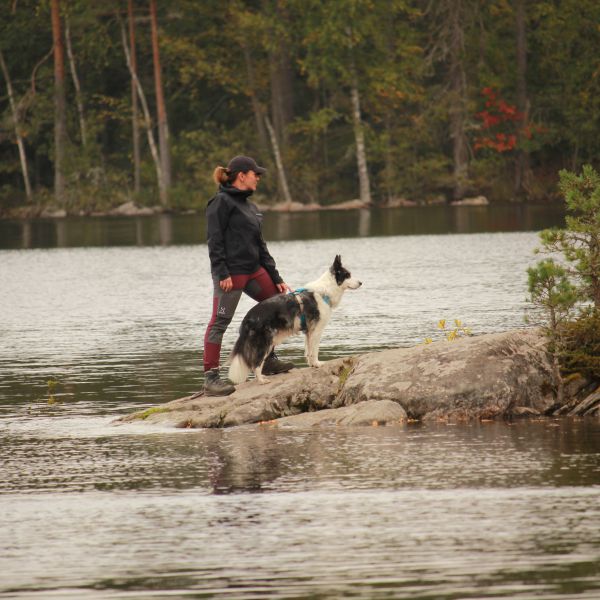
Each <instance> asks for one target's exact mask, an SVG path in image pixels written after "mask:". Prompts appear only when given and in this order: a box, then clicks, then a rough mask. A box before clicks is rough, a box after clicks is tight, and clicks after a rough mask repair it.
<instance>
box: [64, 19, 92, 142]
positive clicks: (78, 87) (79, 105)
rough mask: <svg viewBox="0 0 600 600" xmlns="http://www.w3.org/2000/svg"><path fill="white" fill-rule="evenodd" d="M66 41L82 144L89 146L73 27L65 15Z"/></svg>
mask: <svg viewBox="0 0 600 600" xmlns="http://www.w3.org/2000/svg"><path fill="white" fill-rule="evenodd" d="M65 41H66V46H67V57H68V59H69V68H70V70H71V78H72V79H73V86H74V87H75V102H76V104H77V114H78V115H79V131H80V133H81V145H82V146H83V147H84V148H85V147H86V146H87V134H86V126H85V113H84V110H83V99H82V94H81V84H80V83H79V76H78V75H77V67H76V66H75V56H74V54H73V47H72V45H71V28H70V26H69V18H68V17H67V16H65Z"/></svg>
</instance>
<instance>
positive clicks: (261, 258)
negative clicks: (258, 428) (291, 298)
mask: <svg viewBox="0 0 600 600" xmlns="http://www.w3.org/2000/svg"><path fill="white" fill-rule="evenodd" d="M265 173H266V170H265V169H263V168H262V167H259V166H258V165H257V164H256V161H255V160H254V159H253V158H250V157H249V156H236V157H235V158H232V159H231V161H229V164H228V165H227V168H225V167H217V168H216V169H215V172H214V174H213V178H214V180H215V183H217V184H218V185H219V191H218V192H217V195H216V196H215V197H214V198H212V199H211V200H210V201H209V203H208V206H207V207H206V220H207V241H208V254H209V257H210V269H211V273H212V279H213V285H214V297H213V311H212V317H211V319H210V322H209V324H208V327H207V328H206V334H205V335H204V373H205V384H204V393H205V394H206V395H207V396H226V395H228V394H231V393H232V392H234V391H235V387H234V386H233V385H232V384H231V383H229V382H228V381H225V380H222V379H221V378H220V377H219V361H220V355H221V341H222V339H223V334H224V333H225V330H226V329H227V326H228V325H229V323H230V322H231V319H232V318H233V314H234V313H235V309H236V307H237V305H238V302H239V300H240V297H241V295H242V292H245V293H246V294H248V295H249V296H250V297H251V298H253V299H254V300H256V301H257V302H258V301H260V300H264V299H266V298H270V297H271V296H274V295H275V294H279V293H283V292H286V291H289V290H290V288H289V287H288V285H287V284H286V283H284V281H283V279H282V278H281V276H280V275H279V273H278V271H277V268H276V267H275V261H274V260H273V257H272V256H271V255H270V254H269V251H268V250H267V245H266V244H265V241H264V239H263V236H262V232H261V222H262V215H261V214H260V212H259V210H258V208H257V206H256V205H255V204H254V203H252V202H250V201H249V200H248V199H249V197H250V196H251V195H252V194H253V192H255V191H256V187H257V186H258V183H259V181H260V178H261V176H262V175H264V174H265ZM293 366H294V365H293V364H292V363H285V362H282V361H280V360H278V359H277V357H276V356H275V354H274V353H271V354H270V355H269V356H268V357H267V360H266V361H265V366H264V368H263V373H264V374H265V375H267V374H271V375H274V374H276V373H284V372H285V371H289V370H290V369H291V368H293Z"/></svg>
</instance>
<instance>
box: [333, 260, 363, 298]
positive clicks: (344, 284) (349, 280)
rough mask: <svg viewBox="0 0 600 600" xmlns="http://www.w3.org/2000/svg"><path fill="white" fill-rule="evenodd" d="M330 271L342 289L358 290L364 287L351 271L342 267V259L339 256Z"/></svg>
mask: <svg viewBox="0 0 600 600" xmlns="http://www.w3.org/2000/svg"><path fill="white" fill-rule="evenodd" d="M329 270H330V272H331V274H332V275H333V277H334V279H335V282H336V283H337V284H338V286H340V287H341V288H342V289H345V290H356V289H358V288H359V287H360V286H361V285H362V281H358V279H354V278H353V277H352V274H351V273H350V271H348V269H345V268H344V267H343V266H342V257H341V256H340V255H339V254H338V255H336V257H335V260H334V261H333V264H332V265H331V268H330V269H329Z"/></svg>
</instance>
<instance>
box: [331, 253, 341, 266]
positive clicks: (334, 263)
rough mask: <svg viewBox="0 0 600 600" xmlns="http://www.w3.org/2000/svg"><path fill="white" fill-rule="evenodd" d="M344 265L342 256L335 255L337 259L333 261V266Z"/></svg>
mask: <svg viewBox="0 0 600 600" xmlns="http://www.w3.org/2000/svg"><path fill="white" fill-rule="evenodd" d="M341 266H342V257H341V256H340V255H339V254H336V255H335V259H334V261H333V268H334V269H339V268H340V267H341Z"/></svg>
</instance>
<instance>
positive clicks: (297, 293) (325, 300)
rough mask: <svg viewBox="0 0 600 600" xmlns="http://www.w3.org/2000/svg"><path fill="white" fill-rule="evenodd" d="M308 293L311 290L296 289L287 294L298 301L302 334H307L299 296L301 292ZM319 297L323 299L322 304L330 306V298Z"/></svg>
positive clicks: (322, 295)
mask: <svg viewBox="0 0 600 600" xmlns="http://www.w3.org/2000/svg"><path fill="white" fill-rule="evenodd" d="M309 291H311V290H307V289H306V288H298V289H297V290H294V291H293V292H288V294H291V295H292V296H296V300H297V301H298V304H299V305H300V330H301V331H303V332H304V333H306V332H307V327H306V315H305V314H304V304H303V302H302V298H301V297H300V294H302V292H309ZM313 293H315V292H313ZM317 293H318V292H317ZM319 296H321V298H323V302H325V304H327V305H329V306H331V298H330V297H329V296H326V295H324V294H319Z"/></svg>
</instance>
